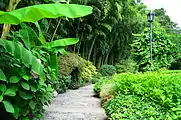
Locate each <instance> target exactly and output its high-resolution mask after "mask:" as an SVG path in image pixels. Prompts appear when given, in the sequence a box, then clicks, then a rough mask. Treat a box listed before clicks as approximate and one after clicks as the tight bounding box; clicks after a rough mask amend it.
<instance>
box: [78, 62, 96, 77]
mask: <svg viewBox="0 0 181 120" xmlns="http://www.w3.org/2000/svg"><path fill="white" fill-rule="evenodd" d="M96 70H97V69H96V67H95V66H94V65H93V64H92V63H91V62H89V61H85V62H84V64H83V65H82V68H81V71H80V77H81V78H82V79H84V80H87V79H92V78H93V77H94V76H95V75H96V74H97V72H96Z"/></svg>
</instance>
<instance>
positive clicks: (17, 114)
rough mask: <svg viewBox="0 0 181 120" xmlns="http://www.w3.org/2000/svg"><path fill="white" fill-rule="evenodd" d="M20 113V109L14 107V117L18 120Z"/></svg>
mask: <svg viewBox="0 0 181 120" xmlns="http://www.w3.org/2000/svg"><path fill="white" fill-rule="evenodd" d="M19 112H20V108H19V107H18V106H16V105H14V114H13V116H14V117H15V118H16V119H18V117H19Z"/></svg>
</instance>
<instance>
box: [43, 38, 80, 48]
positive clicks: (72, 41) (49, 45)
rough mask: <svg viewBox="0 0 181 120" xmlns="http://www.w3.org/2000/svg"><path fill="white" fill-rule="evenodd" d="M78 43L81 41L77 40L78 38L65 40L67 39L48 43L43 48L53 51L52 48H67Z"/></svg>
mask: <svg viewBox="0 0 181 120" xmlns="http://www.w3.org/2000/svg"><path fill="white" fill-rule="evenodd" d="M78 41H79V39H77V38H65V39H60V40H55V41H52V42H48V43H46V44H45V45H43V47H45V48H46V49H52V48H56V47H65V46H68V45H73V44H76V43H77V42H78Z"/></svg>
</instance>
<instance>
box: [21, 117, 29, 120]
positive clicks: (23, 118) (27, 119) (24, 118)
mask: <svg viewBox="0 0 181 120" xmlns="http://www.w3.org/2000/svg"><path fill="white" fill-rule="evenodd" d="M21 120H29V118H28V117H22V118H21Z"/></svg>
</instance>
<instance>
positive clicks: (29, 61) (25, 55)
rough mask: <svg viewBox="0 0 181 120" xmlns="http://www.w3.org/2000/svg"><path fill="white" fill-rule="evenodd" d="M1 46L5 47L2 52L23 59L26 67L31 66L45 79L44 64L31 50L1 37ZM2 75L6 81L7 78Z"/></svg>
mask: <svg viewBox="0 0 181 120" xmlns="http://www.w3.org/2000/svg"><path fill="white" fill-rule="evenodd" d="M0 47H2V48H3V49H1V50H2V52H5V53H8V54H10V55H12V56H13V57H14V58H15V59H17V60H21V61H22V63H23V64H24V65H25V66H26V67H28V68H31V70H32V71H33V72H34V73H36V74H38V75H40V78H41V79H42V80H44V79H45V75H44V73H43V66H42V64H41V63H39V62H38V61H37V59H36V57H35V56H33V55H32V54H31V52H30V51H28V50H27V49H25V48H24V47H23V46H21V45H20V44H18V43H16V42H13V41H8V40H2V39H0ZM0 74H1V71H0ZM1 77H2V78H3V79H4V81H5V79H6V78H5V77H4V76H3V75H1Z"/></svg>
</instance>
